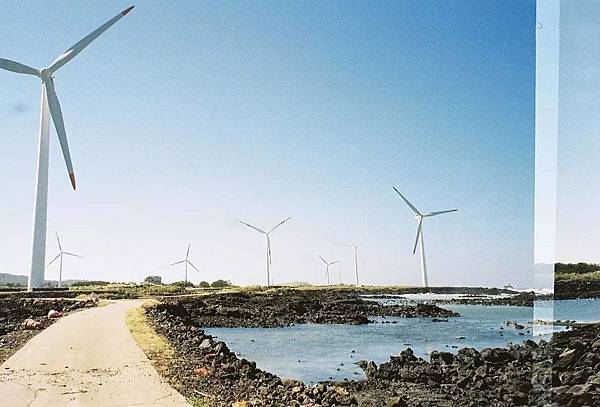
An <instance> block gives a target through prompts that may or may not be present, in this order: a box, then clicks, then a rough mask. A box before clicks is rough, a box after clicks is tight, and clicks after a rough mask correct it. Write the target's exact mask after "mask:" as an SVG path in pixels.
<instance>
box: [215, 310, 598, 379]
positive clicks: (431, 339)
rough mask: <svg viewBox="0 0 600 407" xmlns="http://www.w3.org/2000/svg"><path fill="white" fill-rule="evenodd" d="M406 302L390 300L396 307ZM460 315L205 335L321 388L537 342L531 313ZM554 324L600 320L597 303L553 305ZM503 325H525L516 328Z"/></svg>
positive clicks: (218, 331)
mask: <svg viewBox="0 0 600 407" xmlns="http://www.w3.org/2000/svg"><path fill="white" fill-rule="evenodd" d="M398 301H400V300H394V299H390V300H386V301H385V302H398ZM443 307H444V308H447V309H451V310H453V311H456V312H459V313H460V314H461V317H458V318H448V322H434V321H433V318H396V317H394V318H392V317H387V318H375V317H374V318H372V320H374V321H375V323H371V324H366V325H319V324H303V325H295V326H290V327H282V328H210V329H205V331H206V333H208V334H210V335H213V336H216V337H217V338H218V339H220V340H223V341H225V342H226V343H227V345H228V347H229V348H230V349H231V350H232V351H234V352H236V353H237V354H238V356H239V357H243V358H246V359H248V360H252V361H255V362H256V364H257V366H258V367H259V368H261V369H263V370H266V371H269V372H271V373H274V374H277V375H278V376H280V377H283V378H293V379H298V380H302V381H304V382H305V383H308V384H310V383H316V382H319V381H323V380H330V379H333V380H344V379H350V380H352V379H362V378H364V375H363V372H362V370H361V369H360V368H359V367H358V366H356V365H355V362H357V361H359V360H368V361H370V360H373V361H375V362H376V363H378V364H379V363H382V362H386V361H388V360H389V357H390V356H391V355H398V354H399V353H400V351H402V350H404V349H406V348H408V347H410V348H411V349H412V350H413V351H414V352H415V354H416V355H417V356H420V357H423V358H425V359H426V360H428V358H429V356H428V354H429V353H430V352H431V351H433V350H438V351H446V352H456V351H457V350H458V349H460V348H463V347H474V348H476V349H483V348H486V347H502V346H506V345H507V344H508V343H521V342H522V341H524V340H526V339H532V338H533V333H532V330H531V322H532V320H533V308H532V307H515V306H483V305H443ZM554 307H555V318H556V319H563V320H566V319H570V320H578V321H593V320H597V319H600V301H599V300H569V301H555V302H554ZM505 321H514V322H516V323H518V324H521V325H524V326H525V329H516V328H514V327H513V326H510V325H507V324H506V323H505Z"/></svg>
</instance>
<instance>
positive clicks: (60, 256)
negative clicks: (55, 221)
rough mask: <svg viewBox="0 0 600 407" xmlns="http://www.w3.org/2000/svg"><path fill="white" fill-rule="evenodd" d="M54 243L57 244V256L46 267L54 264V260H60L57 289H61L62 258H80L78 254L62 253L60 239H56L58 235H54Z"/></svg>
mask: <svg viewBox="0 0 600 407" xmlns="http://www.w3.org/2000/svg"><path fill="white" fill-rule="evenodd" d="M56 241H57V242H58V254H57V255H56V257H55V258H53V259H52V261H51V262H50V263H48V265H47V266H46V267H50V265H51V264H52V263H54V261H55V260H57V259H60V263H59V264H60V266H59V272H58V288H61V287H62V270H63V256H73V257H79V258H81V257H82V256H80V255H78V254H74V253H69V252H64V251H63V249H62V246H61V245H60V238H59V237H58V233H57V234H56Z"/></svg>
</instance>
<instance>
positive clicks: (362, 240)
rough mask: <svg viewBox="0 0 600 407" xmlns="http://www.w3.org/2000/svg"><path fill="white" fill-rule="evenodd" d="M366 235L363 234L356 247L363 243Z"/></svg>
mask: <svg viewBox="0 0 600 407" xmlns="http://www.w3.org/2000/svg"><path fill="white" fill-rule="evenodd" d="M367 233H369V232H365V234H364V235H363V236H362V237H361V238H360V240H359V241H358V244H357V246H360V245H361V244H362V242H364V241H365V238H366V237H367Z"/></svg>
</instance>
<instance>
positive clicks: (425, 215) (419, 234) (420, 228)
mask: <svg viewBox="0 0 600 407" xmlns="http://www.w3.org/2000/svg"><path fill="white" fill-rule="evenodd" d="M392 188H394V191H396V193H397V194H398V195H400V198H402V199H403V200H404V202H406V204H407V205H408V207H409V208H410V209H412V211H413V212H414V213H415V215H416V216H415V218H416V219H417V221H418V222H419V226H417V239H416V240H415V246H414V248H413V254H415V253H416V252H417V245H418V244H419V242H421V244H420V247H421V275H422V279H423V287H429V283H428V282H427V262H426V261H425V243H424V242H423V219H425V218H431V217H433V216H438V215H442V214H444V213H450V212H456V211H458V209H449V210H446V211H437V212H429V213H421V212H420V211H419V210H418V209H417V208H416V207H415V206H414V205H413V204H412V203H410V201H409V200H408V199H406V198H405V197H404V195H402V194H401V193H400V191H398V190H397V189H396V187H392Z"/></svg>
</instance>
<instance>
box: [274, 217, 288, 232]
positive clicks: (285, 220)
mask: <svg viewBox="0 0 600 407" xmlns="http://www.w3.org/2000/svg"><path fill="white" fill-rule="evenodd" d="M290 219H292V217H291V216H290V217H289V218H287V219H284V220H282V221H281V222H279V223H278V224H277V225H275V226H274V227H273V229H271V230H269V233H271V232H272V231H274V230H275V229H277V228H278V227H279V226H281V225H283V224H284V223H285V222H287V221H288V220H290Z"/></svg>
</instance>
